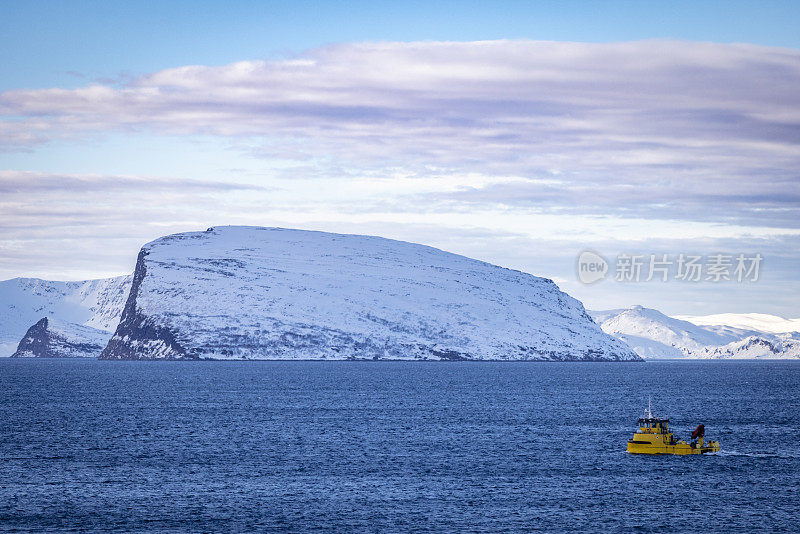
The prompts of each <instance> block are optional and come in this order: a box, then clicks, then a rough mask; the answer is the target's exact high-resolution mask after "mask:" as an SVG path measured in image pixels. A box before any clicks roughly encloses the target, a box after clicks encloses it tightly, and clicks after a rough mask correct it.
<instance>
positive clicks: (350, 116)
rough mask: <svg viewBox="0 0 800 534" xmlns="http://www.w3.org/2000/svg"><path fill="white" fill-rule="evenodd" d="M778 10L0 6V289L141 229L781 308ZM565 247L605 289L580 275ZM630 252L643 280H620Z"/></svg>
mask: <svg viewBox="0 0 800 534" xmlns="http://www.w3.org/2000/svg"><path fill="white" fill-rule="evenodd" d="M431 4H433V5H431ZM798 22H800V3H797V2H777V1H765V2H760V3H753V2H736V1H727V2H698V1H694V2H669V3H665V2H644V1H630V2H577V1H573V2H569V1H566V2H498V3H491V4H490V3H486V2H468V1H462V2H437V3H430V2H391V3H389V2H235V1H234V2H224V3H223V2H181V1H173V2H147V1H143V2H113V1H104V2H90V1H85V2H64V1H59V2H37V1H29V2H18V1H10V0H0V53H1V54H2V57H3V61H2V62H0V279H7V278H12V277H16V276H33V277H41V278H48V279H59V280H63V279H72V280H75V279H86V278H97V277H105V276H112V275H118V274H124V273H129V272H131V271H132V269H133V264H134V262H135V258H136V253H137V251H138V249H139V247H141V245H142V244H144V243H145V242H147V241H150V240H152V239H155V238H157V237H159V236H162V235H165V234H169V233H174V232H181V231H194V230H202V229H205V228H206V227H209V226H215V225H222V224H249V225H263V226H284V227H293V228H305V229H314V230H325V231H333V232H345V233H365V234H374V235H382V236H385V237H390V238H395V239H402V240H407V241H414V242H420V243H425V244H429V245H432V246H436V247H438V248H442V249H445V250H448V251H452V252H457V253H460V254H465V255H468V256H470V257H474V258H478V259H481V260H485V261H489V262H492V263H496V264H498V265H502V266H506V267H510V268H514V269H520V270H523V271H526V272H530V273H532V274H536V275H539V276H546V277H548V278H552V279H553V280H554V281H556V283H558V284H559V286H560V287H561V288H562V289H564V290H565V291H567V292H568V293H570V294H571V295H573V296H575V297H576V298H578V299H580V300H582V301H583V302H584V304H585V305H586V306H587V307H588V308H590V309H612V308H622V307H627V306H632V305H636V304H641V305H644V306H648V307H653V308H657V309H660V310H661V311H664V312H665V313H668V314H673V315H675V314H685V315H702V314H711V313H726V312H730V313H771V314H777V315H782V316H784V317H800V306H798V302H800V299H798V296H800V280H798V275H797V273H798V269H800V246H798V245H800V146H799V145H800V32H797V31H796V28H797V27H798ZM587 250H589V251H593V252H595V253H597V254H599V255H600V256H602V257H604V258H605V259H606V260H607V262H608V264H609V267H608V269H609V271H608V274H607V276H606V279H605V280H601V281H599V282H596V283H593V284H585V283H583V282H581V281H580V279H579V276H578V269H579V267H578V263H577V259H578V256H579V255H580V254H581V252H583V251H587ZM626 255H628V256H626ZM665 255H666V256H665ZM718 255H721V256H722V257H723V258H724V261H723V263H724V262H725V261H728V262H730V265H726V272H728V274H729V275H730V276H729V277H730V278H732V279H731V280H724V279H722V280H719V281H715V280H714V277H715V276H714V275H713V273H712V272H708V269H709V268H713V267H712V263H713V260H714V258H715V257H716V256H718ZM629 256H630V257H634V258H637V259H638V260H641V261H642V262H643V265H642V276H641V278H640V279H639V280H636V279H628V280H616V278H618V277H619V278H623V279H624V278H625V274H626V273H624V272H623V269H622V267H623V266H624V265H625V258H627V257H629ZM691 256H695V257H700V260H699V261H700V263H702V264H703V266H704V268H705V269H706V271H704V272H703V275H702V277H701V279H700V280H699V281H692V280H686V279H681V278H680V276H679V274H680V273H679V272H678V269H679V265H678V260H679V258H688V257H691ZM737 257H742V258H743V259H744V261H749V262H750V263H749V264H747V266H748V267H753V264H754V263H756V262H755V258H756V257H760V258H761V260H759V261H758V262H757V263H758V265H757V266H758V272H757V273H754V272H752V270H751V272H750V273H749V276H746V277H744V279H743V280H742V281H738V280H736V271H735V268H736V265H737ZM655 258H658V259H659V260H662V261H663V260H666V263H664V264H668V265H669V272H668V273H667V280H666V281H663V280H662V277H661V276H652V277H651V278H652V280H650V281H646V278H648V277H649V276H648V275H649V273H648V266H649V265H651V264H654V262H653V260H654V259H655ZM638 260H637V261H638ZM628 274H629V273H628ZM756 274H757V276H756ZM629 278H630V277H629Z"/></svg>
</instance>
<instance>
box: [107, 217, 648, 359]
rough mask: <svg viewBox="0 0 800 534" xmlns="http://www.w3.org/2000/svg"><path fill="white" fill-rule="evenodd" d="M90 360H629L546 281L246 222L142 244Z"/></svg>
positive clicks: (446, 256)
mask: <svg viewBox="0 0 800 534" xmlns="http://www.w3.org/2000/svg"><path fill="white" fill-rule="evenodd" d="M100 358H101V359H137V360H138V359H190V360H193V359H278V360H283V359H286V360H298V359H310V360H320V359H328V360H343V359H370V360H371V359H390V360H555V361H564V360H590V361H594V360H639V359H640V358H639V356H637V355H636V354H635V353H634V352H633V351H632V350H631V349H630V348H628V346H627V345H625V344H624V343H623V342H621V341H620V340H618V339H616V338H614V337H612V336H610V335H608V334H606V333H604V332H603V331H602V330H601V329H600V327H599V326H598V325H597V324H596V323H595V322H594V321H593V320H592V318H591V317H589V315H587V313H586V312H585V310H584V308H583V305H582V304H581V303H580V302H579V301H577V300H575V299H574V298H572V297H570V296H568V295H566V294H565V293H563V292H561V291H560V290H559V289H558V287H557V286H556V285H555V284H554V283H553V282H552V281H551V280H548V279H545V278H539V277H536V276H532V275H530V274H526V273H522V272H519V271H514V270H510V269H505V268H502V267H498V266H495V265H491V264H489V263H485V262H481V261H477V260H473V259H470V258H466V257H464V256H459V255H456V254H451V253H448V252H443V251H441V250H438V249H435V248H432V247H428V246H423V245H417V244H412V243H406V242H402V241H394V240H390V239H384V238H380V237H371V236H360V235H342V234H332V233H325V232H312V231H302V230H287V229H280V228H260V227H215V228H209V229H208V230H207V231H205V232H190V233H183V234H175V235H171V236H167V237H163V238H161V239H158V240H156V241H153V242H152V243H148V244H147V245H145V246H144V247H143V248H142V250H141V252H140V253H139V258H138V261H137V264H136V270H135V272H134V277H133V284H132V287H131V290H130V295H129V297H128V301H127V303H126V305H125V308H124V310H123V312H122V317H121V319H120V322H119V326H118V327H117V329H116V332H115V333H114V335H113V337H112V338H111V340H110V341H109V343H108V345H107V346H106V348H105V349H104V350H103V352H102V355H101V356H100Z"/></svg>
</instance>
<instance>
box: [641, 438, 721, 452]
mask: <svg viewBox="0 0 800 534" xmlns="http://www.w3.org/2000/svg"><path fill="white" fill-rule="evenodd" d="M628 452H629V453H631V454H677V455H679V456H683V455H687V454H708V453H712V452H719V442H718V441H708V442H707V443H703V444H697V445H695V446H694V447H692V444H691V443H686V442H678V443H675V444H674V445H672V444H666V443H649V442H644V441H643V440H641V441H639V440H630V441H628Z"/></svg>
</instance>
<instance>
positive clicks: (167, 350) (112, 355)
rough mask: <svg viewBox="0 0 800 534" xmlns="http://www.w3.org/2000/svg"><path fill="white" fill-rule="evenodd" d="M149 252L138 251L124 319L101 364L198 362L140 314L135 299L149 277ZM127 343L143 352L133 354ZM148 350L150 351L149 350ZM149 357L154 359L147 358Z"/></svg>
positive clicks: (102, 355)
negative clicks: (129, 342)
mask: <svg viewBox="0 0 800 534" xmlns="http://www.w3.org/2000/svg"><path fill="white" fill-rule="evenodd" d="M146 257H147V250H146V249H142V250H141V251H139V256H138V257H137V259H136V269H135V270H134V272H133V283H132V284H131V292H130V295H128V300H127V302H125V308H124V309H123V310H122V317H121V318H120V321H119V325H118V326H117V330H116V332H114V336H113V337H112V338H111V339H110V340H109V342H108V345H106V347H105V348H104V349H103V352H102V353H101V354H100V359H101V360H131V359H136V360H138V359H142V360H146V359H171V360H196V359H198V358H197V357H192V356H191V355H189V354H188V353H187V351H186V350H185V349H184V348H183V347H182V346H181V345H180V344H179V343H178V342H177V341H175V337H174V336H173V334H172V332H171V331H170V330H169V329H168V328H164V327H162V326H159V325H157V324H155V322H154V321H152V320H149V319H148V318H147V317H146V316H144V315H142V314H140V313H139V312H138V310H137V307H136V298H137V296H138V295H139V291H140V290H141V285H142V280H144V277H145V275H146V274H147V267H146V266H145V258H146ZM125 339H135V340H137V347H138V348H140V350H133V348H132V346H131V345H130V344H128V343H126V342H125V341H124V340H125ZM148 348H149V350H148ZM148 355H152V356H151V357H150V358H148V357H147V356H148Z"/></svg>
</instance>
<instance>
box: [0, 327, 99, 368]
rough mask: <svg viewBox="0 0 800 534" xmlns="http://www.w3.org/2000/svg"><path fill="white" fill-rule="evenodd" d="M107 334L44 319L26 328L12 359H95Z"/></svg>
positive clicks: (89, 328)
mask: <svg viewBox="0 0 800 534" xmlns="http://www.w3.org/2000/svg"><path fill="white" fill-rule="evenodd" d="M109 337H110V333H109V332H107V331H105V330H98V329H97V328H92V327H91V326H84V325H79V324H75V323H65V322H62V321H59V320H57V319H52V318H48V317H44V318H43V319H42V320H40V321H39V322H37V323H36V324H35V325H33V326H32V327H30V328H29V329H28V331H27V332H26V333H25V336H24V337H23V338H22V340H21V341H20V342H19V345H18V346H17V351H16V352H15V353H14V354H13V355H12V356H11V357H12V358H97V357H98V356H99V355H100V352H101V351H102V350H103V347H105V346H106V343H108V338H109Z"/></svg>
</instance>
